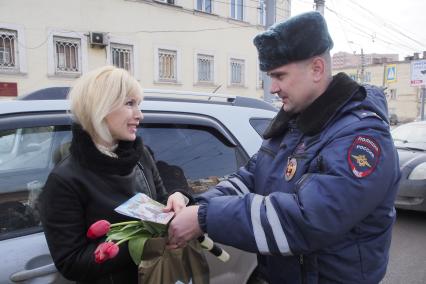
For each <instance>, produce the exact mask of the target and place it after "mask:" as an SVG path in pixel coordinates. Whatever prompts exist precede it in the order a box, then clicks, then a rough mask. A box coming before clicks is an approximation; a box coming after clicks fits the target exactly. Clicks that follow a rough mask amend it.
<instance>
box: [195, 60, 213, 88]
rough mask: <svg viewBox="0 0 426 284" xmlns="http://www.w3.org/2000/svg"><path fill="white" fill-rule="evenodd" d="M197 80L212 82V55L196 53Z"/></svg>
mask: <svg viewBox="0 0 426 284" xmlns="http://www.w3.org/2000/svg"><path fill="white" fill-rule="evenodd" d="M197 64H198V81H199V82H213V77H214V75H213V74H214V57H213V56H212V55H205V54H198V56H197Z"/></svg>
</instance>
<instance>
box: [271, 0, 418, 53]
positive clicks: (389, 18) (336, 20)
mask: <svg viewBox="0 0 426 284" xmlns="http://www.w3.org/2000/svg"><path fill="white" fill-rule="evenodd" d="M277 1H280V0H277ZM313 2H314V1H313V0H292V3H291V5H292V7H291V14H292V15H297V14H300V13H303V12H306V11H311V10H312V9H313ZM325 5H326V8H325V18H326V20H327V24H328V27H329V31H330V34H331V36H332V38H333V40H334V48H333V49H332V53H336V52H338V51H347V52H351V53H352V52H356V53H360V50H361V47H362V48H363V49H364V53H397V54H399V59H400V60H402V59H403V57H405V56H407V55H412V54H413V52H421V53H422V52H423V51H426V0H402V1H398V0H325ZM420 56H422V55H420Z"/></svg>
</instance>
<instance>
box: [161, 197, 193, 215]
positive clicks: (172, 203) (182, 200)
mask: <svg viewBox="0 0 426 284" xmlns="http://www.w3.org/2000/svg"><path fill="white" fill-rule="evenodd" d="M188 201H189V200H188V198H187V197H186V196H185V195H183V194H182V193H180V192H175V193H173V194H172V195H170V196H169V198H168V199H167V205H166V207H165V208H164V209H163V212H170V211H173V212H175V214H177V213H179V212H180V211H181V210H182V209H183V208H185V207H186V204H187V203H188Z"/></svg>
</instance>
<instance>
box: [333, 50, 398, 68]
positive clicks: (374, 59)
mask: <svg viewBox="0 0 426 284" xmlns="http://www.w3.org/2000/svg"><path fill="white" fill-rule="evenodd" d="M398 60H399V58H398V54H381V53H367V54H355V53H349V52H343V51H340V52H336V53H335V54H333V57H332V61H333V62H332V63H333V68H349V67H357V66H361V65H372V64H382V63H387V62H394V61H398Z"/></svg>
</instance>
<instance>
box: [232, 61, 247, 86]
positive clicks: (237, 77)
mask: <svg viewBox="0 0 426 284" xmlns="http://www.w3.org/2000/svg"><path fill="white" fill-rule="evenodd" d="M244 64H245V63H244V60H243V59H235V58H231V84H232V85H241V86H242V85H244Z"/></svg>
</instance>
